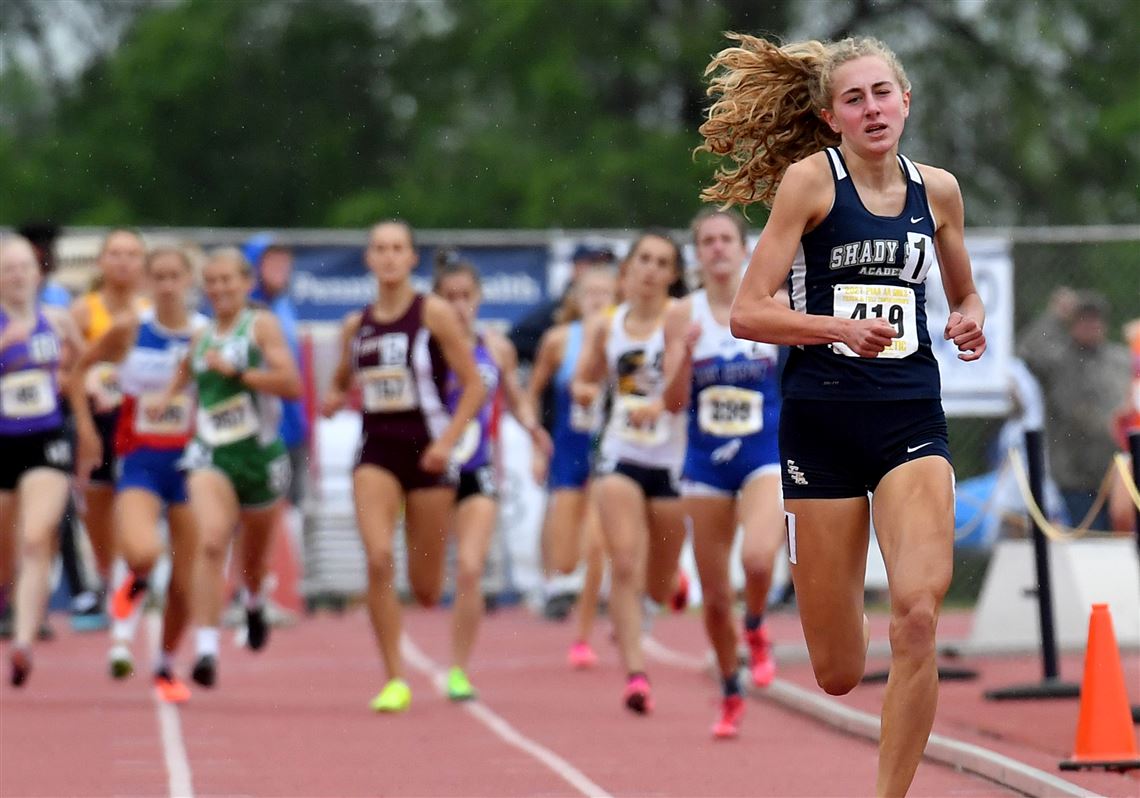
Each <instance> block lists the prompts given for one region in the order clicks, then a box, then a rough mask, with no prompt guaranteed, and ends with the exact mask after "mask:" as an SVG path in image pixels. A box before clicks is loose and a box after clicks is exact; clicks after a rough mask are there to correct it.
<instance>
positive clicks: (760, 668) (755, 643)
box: [744, 626, 776, 687]
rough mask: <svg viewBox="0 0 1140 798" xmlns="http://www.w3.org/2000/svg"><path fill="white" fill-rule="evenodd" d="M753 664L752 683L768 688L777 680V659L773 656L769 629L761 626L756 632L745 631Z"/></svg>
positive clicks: (751, 668)
mask: <svg viewBox="0 0 1140 798" xmlns="http://www.w3.org/2000/svg"><path fill="white" fill-rule="evenodd" d="M744 639H745V641H747V643H748V653H749V657H750V661H751V664H750V666H749V671H750V672H751V674H752V683H753V684H754V685H756V686H757V687H767V686H768V685H770V684H771V683H772V680H773V679H775V678H776V658H775V657H773V656H772V640H771V638H769V637H768V629H767V627H764V626H761V627H760V628H759V629H757V630H756V631H754V632H749V631H745V633H744Z"/></svg>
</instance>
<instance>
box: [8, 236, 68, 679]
mask: <svg viewBox="0 0 1140 798" xmlns="http://www.w3.org/2000/svg"><path fill="white" fill-rule="evenodd" d="M39 269H40V267H39V261H38V260H37V259H36V254H35V250H34V249H32V245H31V244H30V243H28V241H27V239H24V238H21V237H19V236H0V451H3V453H4V454H3V458H0V548H2V552H0V564H3V566H4V570H5V571H7V572H8V573H5V574H4V576H6V577H7V576H10V574H11V572H12V570H16V579H15V590H14V591H13V592H14V599H15V629H14V632H13V635H12V638H13V639H12V647H11V650H10V652H9V658H10V660H11V666H12V671H11V681H12V684H13V685H14V686H16V687H20V686H21V685H23V684H24V682H25V681H26V680H27V678H28V675H29V674H30V673H31V670H32V639H33V638H34V637H35V634H36V627H37V626H38V625H39V623H40V620H41V619H42V618H43V614H44V610H45V609H46V607H47V599H48V592H49V589H50V583H51V561H52V557H53V556H54V553H55V546H54V544H53V541H52V535H54V534H55V531H56V530H57V529H58V528H59V522H60V519H61V518H62V517H63V513H64V510H65V509H66V507H67V494H68V490H69V488H70V486H71V479H70V476H71V467H72V453H71V441H70V440H69V439H68V435H67V433H66V431H65V430H64V421H63V411H62V406H61V402H60V397H61V390H60V389H61V385H60V364H61V362H64V361H66V360H68V359H69V358H70V360H71V362H74V360H75V358H76V357H79V356H81V355H82V353H83V349H84V345H83V340H82V338H81V337H80V335H79V329H78V328H77V327H76V326H75V323H74V322H73V321H72V320H71V317H70V316H69V315H68V314H67V312H66V311H63V310H60V309H58V308H48V307H45V308H40V307H38V306H37V305H36V296H37V295H38V293H39V283H40V277H39V274H40V271H39ZM17 552H18V555H17ZM13 555H17V556H18V567H17V568H15V569H13V567H12V563H11V561H10V558H11V557H12V556H13ZM0 589H4V590H7V589H8V584H7V580H5V583H4V584H2V585H0Z"/></svg>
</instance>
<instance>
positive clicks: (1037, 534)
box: [986, 429, 1081, 701]
mask: <svg viewBox="0 0 1140 798" xmlns="http://www.w3.org/2000/svg"><path fill="white" fill-rule="evenodd" d="M1025 459H1026V460H1028V461H1029V464H1028V470H1029V492H1030V494H1031V495H1032V497H1033V501H1034V502H1035V503H1036V504H1037V506H1038V507H1041V508H1044V507H1045V443H1044V434H1043V433H1042V431H1041V430H1039V429H1029V430H1026V431H1025ZM1029 520H1030V526H1031V527H1032V529H1033V556H1034V560H1035V561H1036V565H1037V613H1038V618H1039V619H1040V627H1041V661H1042V666H1043V667H1042V670H1043V671H1044V679H1043V680H1042V681H1041V683H1040V684H1028V685H1014V686H1013V687H1003V688H1001V689H999V690H987V691H986V698H989V699H991V700H994V701H1003V700H1008V699H1015V698H1076V697H1077V696H1079V695H1080V694H1081V688H1080V685H1078V684H1070V683H1066V682H1062V681H1061V680H1060V679H1059V678H1058V668H1057V638H1056V636H1055V634H1054V629H1053V583H1052V580H1051V578H1050V574H1049V542H1048V540H1047V539H1046V538H1045V530H1043V529H1042V528H1041V526H1040V525H1039V524H1038V523H1037V521H1036V520H1035V519H1034V515H1033V514H1032V513H1030V515H1029Z"/></svg>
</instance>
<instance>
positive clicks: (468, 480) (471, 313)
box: [435, 256, 551, 701]
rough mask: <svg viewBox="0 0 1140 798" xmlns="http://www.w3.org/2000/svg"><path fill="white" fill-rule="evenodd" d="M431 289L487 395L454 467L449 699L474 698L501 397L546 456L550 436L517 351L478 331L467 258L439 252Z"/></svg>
mask: <svg viewBox="0 0 1140 798" xmlns="http://www.w3.org/2000/svg"><path fill="white" fill-rule="evenodd" d="M435 293H437V294H438V295H439V296H441V297H443V298H444V299H446V300H447V301H448V303H450V304H451V306H452V307H453V308H455V310H456V312H457V313H458V314H459V318H460V320H461V321H462V322H463V327H464V332H465V335H466V336H467V340H469V341H473V342H474V347H475V350H474V351H475V363H476V367H477V368H478V370H479V376H480V378H481V379H482V382H483V386H484V387H485V388H486V390H487V398H486V400H485V401H484V402H483V406H482V407H481V408H480V410H479V413H478V415H476V417H475V418H474V419H472V421H471V422H470V423H468V424H467V427H466V429H465V430H464V432H463V437H462V438H461V439H460V441H459V444H458V445H457V446H456V447H455V449H454V451H453V452H452V462H453V463H454V464H455V465H457V466H459V491H458V493H457V495H456V504H455V521H454V529H455V535H456V540H457V541H458V552H457V557H456V568H455V609H454V611H453V613H452V626H451V669H450V671H449V672H448V678H447V694H448V697H449V698H451V700H452V701H465V700H468V699H472V698H474V697H475V689H474V688H473V687H472V686H471V682H470V681H469V680H468V678H467V663H468V661H469V660H470V658H471V650H472V648H474V646H475V637H476V635H477V634H478V631H479V623H480V622H481V621H482V619H483V610H484V605H483V589H482V579H483V571H484V569H485V567H486V563H487V551H488V549H489V548H490V546H491V538H492V536H493V535H494V533H495V522H496V521H497V520H498V515H499V485H498V477H497V473H496V471H497V468H496V463H495V460H496V457H495V455H496V452H495V441H496V440H497V434H496V433H497V427H498V416H499V408H500V401H499V397H500V396H501V397H502V399H503V400H504V402H505V404H506V407H507V409H508V410H509V411H510V412H511V414H512V415H514V417H515V418H516V419H518V421H519V423H520V424H522V426H523V427H524V428H525V429H526V430H527V432H529V433H530V435H531V437H532V438H533V439H534V443H535V446H537V447H538V448H539V449H541V450H542V451H543V452H545V453H546V454H547V456H549V454H550V450H551V443H550V436H549V435H548V434H547V433H546V430H545V429H543V428H542V425H540V424H539V423H538V418H537V416H536V414H535V412H534V408H533V406H532V405H531V404H530V402H528V401H527V398H526V396H525V394H523V391H522V388H521V387H520V386H519V381H518V355H517V354H516V352H515V347H514V345H513V344H512V343H511V342H510V341H509V340H507V338H506V337H504V336H503V335H501V334H499V333H498V332H496V331H494V330H492V329H483V330H478V329H477V327H476V318H477V317H478V314H479V302H480V301H481V300H482V298H483V291H482V288H481V286H480V283H479V272H478V270H477V269H476V268H475V267H474V266H473V265H472V264H471V263H470V262H468V261H465V260H458V259H453V258H448V257H447V256H444V257H443V258H442V259H441V261H439V262H437V266H436V277H435ZM462 387H463V386H462V385H461V383H460V382H459V380H458V379H457V378H456V376H455V375H454V374H451V375H449V376H448V381H447V403H448V406H449V407H450V408H452V409H453V410H454V409H456V408H457V407H458V406H459V401H460V400H461V398H462V396H463V391H462Z"/></svg>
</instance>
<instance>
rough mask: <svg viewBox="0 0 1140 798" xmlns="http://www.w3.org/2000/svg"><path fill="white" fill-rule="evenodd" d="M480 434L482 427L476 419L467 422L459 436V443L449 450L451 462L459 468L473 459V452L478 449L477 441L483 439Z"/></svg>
mask: <svg viewBox="0 0 1140 798" xmlns="http://www.w3.org/2000/svg"><path fill="white" fill-rule="evenodd" d="M482 432H483V427H482V426H481V425H480V424H479V420H478V419H475V418H473V419H471V420H470V421H468V422H467V426H466V427H464V428H463V434H462V435H461V436H459V443H457V444H455V448H454V449H452V450H451V462H453V463H455V465H457V466H461V465H464V464H465V463H466V462H467V461H468V460H470V459H471V458H472V457H474V456H475V450H476V449H478V448H479V441H480V440H481V439H482V437H483V435H482Z"/></svg>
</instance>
